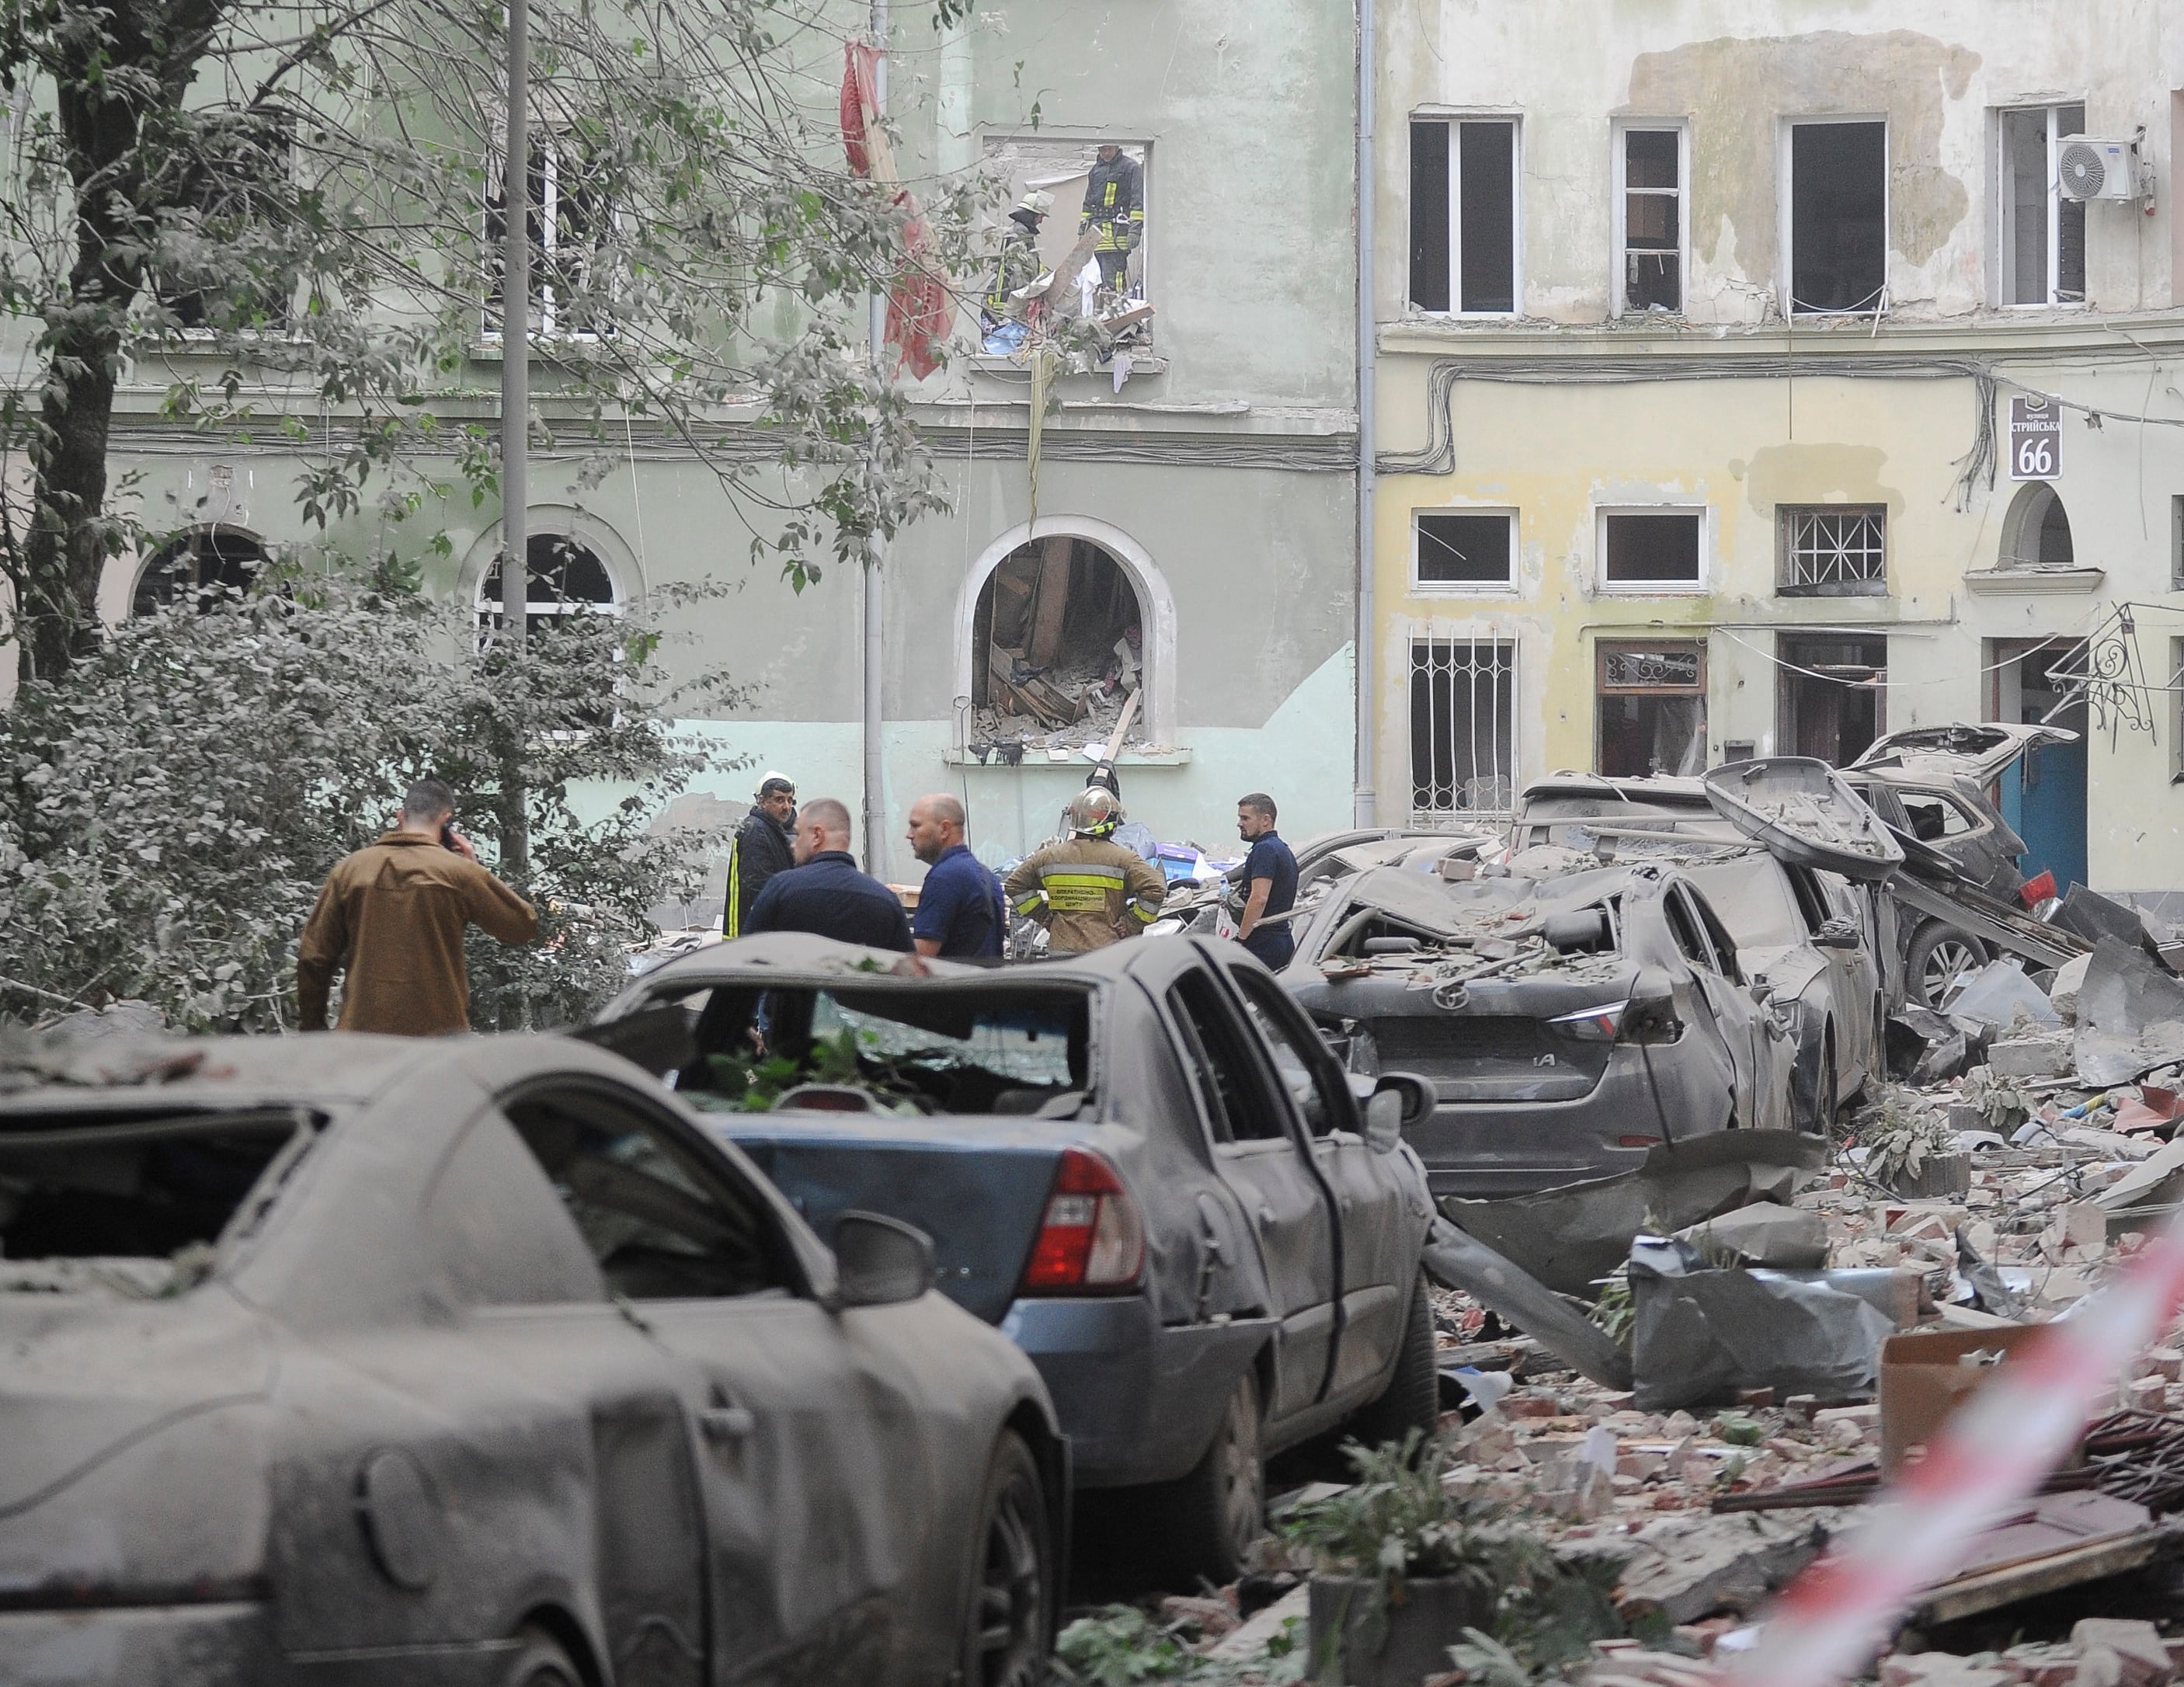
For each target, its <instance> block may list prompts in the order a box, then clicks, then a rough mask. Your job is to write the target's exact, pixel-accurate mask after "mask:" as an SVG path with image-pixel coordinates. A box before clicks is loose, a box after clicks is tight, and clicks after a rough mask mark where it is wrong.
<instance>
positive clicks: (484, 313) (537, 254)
mask: <svg viewBox="0 0 2184 1687" xmlns="http://www.w3.org/2000/svg"><path fill="white" fill-rule="evenodd" d="M571 139H572V136H571V135H570V134H569V133H568V131H565V130H564V129H561V128H559V127H556V126H555V125H553V124H551V123H542V122H540V121H539V120H538V118H537V117H536V115H535V114H534V116H533V118H532V124H531V128H530V143H531V149H532V152H534V153H538V154H540V155H542V156H543V159H544V160H545V168H544V171H543V176H544V181H543V187H542V190H541V194H542V197H541V200H540V203H539V208H538V236H539V243H538V246H537V247H535V248H532V253H531V288H532V300H531V307H530V315H532V317H533V318H535V320H533V321H532V324H531V334H530V337H531V338H532V340H534V341H547V340H550V341H553V342H555V343H557V344H560V345H597V344H599V342H600V341H601V340H602V339H605V338H610V337H611V331H610V332H609V333H608V334H604V335H603V334H602V333H601V332H600V331H599V329H597V328H595V327H594V328H563V327H560V326H557V324H556V323H555V321H554V315H555V311H556V309H557V307H556V305H555V304H554V303H553V302H552V298H551V295H552V292H553V287H554V283H553V279H552V273H551V271H552V265H553V259H554V253H556V252H557V251H558V250H559V249H560V217H559V199H560V174H561V169H562V164H563V155H564V153H565V151H566V150H567V149H568V148H569V146H570V143H571ZM505 150H506V142H505V141H501V142H496V143H495V144H494V145H493V148H490V149H489V150H488V151H487V154H486V160H485V183H484V188H483V192H482V194H481V197H480V198H479V202H478V235H479V249H480V253H481V255H482V258H483V259H484V265H485V294H484V297H483V298H481V299H480V300H479V302H478V340H479V343H481V344H482V345H484V346H487V347H494V346H499V345H501V344H503V343H504V342H505V340H506V338H507V333H506V321H505V316H506V311H507V300H506V298H502V300H501V303H500V305H499V309H495V307H494V304H493V287H494V285H495V283H496V282H497V281H499V280H500V275H499V263H500V259H501V253H502V252H503V251H504V247H503V246H502V245H501V244H500V243H499V242H497V241H496V240H495V239H494V238H493V214H494V206H495V202H496V200H497V198H498V196H499V194H500V193H501V192H502V191H503V190H504V188H505V187H506V186H507V177H508V173H507V170H506V168H505V159H504V153H505ZM526 179H527V178H526ZM602 199H603V200H604V195H602ZM502 214H503V215H504V216H505V214H506V213H505V211H503V213H502ZM525 215H526V221H527V220H528V216H529V210H528V208H527V207H526V212H525ZM615 222H616V210H615V208H614V206H613V204H612V203H602V204H601V206H600V208H599V224H598V238H597V239H596V240H595V241H594V242H593V248H592V255H593V261H596V260H597V259H599V257H601V256H602V255H604V253H605V252H606V250H607V248H608V246H609V244H610V241H609V238H608V236H609V233H610V231H611V230H612V229H613V227H614V225H615ZM612 290H614V291H619V289H612Z"/></svg>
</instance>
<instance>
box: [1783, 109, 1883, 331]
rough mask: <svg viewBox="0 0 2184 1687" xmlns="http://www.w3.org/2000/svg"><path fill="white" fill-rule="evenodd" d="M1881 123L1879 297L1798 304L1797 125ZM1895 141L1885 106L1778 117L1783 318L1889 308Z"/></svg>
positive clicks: (1877, 313) (1866, 312) (1870, 312)
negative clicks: (1860, 305)
mask: <svg viewBox="0 0 2184 1687" xmlns="http://www.w3.org/2000/svg"><path fill="white" fill-rule="evenodd" d="M1829 123H1832V124H1843V123H1878V124H1879V125H1880V301H1879V303H1876V304H1875V306H1874V307H1873V308H1872V309H1869V310H1802V311H1801V310H1799V309H1797V298H1796V294H1795V290H1794V282H1795V280H1796V277H1797V252H1796V250H1795V245H1794V242H1793V241H1792V240H1791V229H1792V228H1793V227H1794V226H1795V225H1796V222H1797V217H1796V214H1795V213H1796V200H1795V198H1793V195H1794V194H1795V192H1796V189H1797V183H1796V181H1795V180H1794V179H1793V178H1794V177H1795V175H1796V173H1797V148H1796V145H1795V141H1796V136H1795V134H1794V132H1793V131H1797V130H1799V129H1805V128H1810V127H1814V126H1817V125H1821V124H1829ZM1894 141H1895V135H1894V131H1893V129H1892V125H1890V123H1889V120H1888V114H1887V113H1886V112H1885V111H1828V112H1811V113H1800V114H1798V115H1797V116H1795V117H1784V118H1782V119H1780V120H1779V121H1778V123H1777V125H1776V132H1775V205H1776V206H1777V207H1778V208H1779V209H1778V213H1777V215H1776V217H1775V222H1776V225H1777V226H1776V229H1775V242H1776V246H1775V264H1776V266H1777V268H1776V274H1777V275H1778V276H1779V277H1780V280H1779V281H1777V282H1776V284H1775V299H1776V303H1777V305H1778V307H1779V309H1780V311H1781V314H1782V315H1783V317H1784V318H1785V320H1790V319H1794V318H1796V317H1799V316H1802V317H1805V318H1807V319H1808V320H1813V321H1819V322H1825V321H1826V320H1828V319H1829V318H1830V317H1841V316H1852V317H1858V318H1861V319H1863V318H1864V317H1868V316H1875V317H1877V316H1880V315H1885V314H1886V312H1887V309H1888V283H1889V273H1888V272H1889V269H1890V267H1891V264H1890V260H1891V259H1893V258H1894V256H1895V255H1896V247H1895V230H1896V184H1895V183H1894V182H1893V181H1891V180H1890V179H1889V177H1890V170H1889V164H1888V161H1889V159H1891V158H1892V157H1893V156H1894V153H1892V151H1891V150H1890V148H1891V147H1892V144H1893V142H1894Z"/></svg>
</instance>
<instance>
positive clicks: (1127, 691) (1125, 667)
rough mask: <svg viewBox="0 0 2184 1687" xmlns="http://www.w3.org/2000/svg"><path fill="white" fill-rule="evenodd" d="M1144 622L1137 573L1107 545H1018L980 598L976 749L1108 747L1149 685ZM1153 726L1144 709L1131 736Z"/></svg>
mask: <svg viewBox="0 0 2184 1687" xmlns="http://www.w3.org/2000/svg"><path fill="white" fill-rule="evenodd" d="M971 639H972V664H971V704H972V721H971V723H970V726H971V737H972V741H973V743H984V744H1006V743H1022V742H1025V741H1028V740H1032V739H1039V740H1043V741H1044V742H1045V744H1046V745H1047V746H1048V747H1049V748H1054V749H1062V748H1069V747H1072V746H1075V745H1081V744H1086V743H1093V742H1095V740H1096V741H1098V742H1100V743H1106V741H1107V739H1108V738H1110V737H1111V736H1112V733H1113V732H1114V730H1115V727H1116V725H1117V721H1119V720H1120V718H1121V715H1122V713H1123V709H1124V707H1125V705H1126V704H1127V703H1128V699H1130V697H1131V696H1132V695H1134V693H1137V692H1138V690H1139V688H1140V686H1141V685H1142V684H1143V682H1144V679H1145V665H1146V661H1147V654H1146V651H1145V608H1144V605H1143V604H1141V603H1140V602H1139V597H1138V591H1137V587H1136V585H1135V583H1134V582H1133V581H1132V580H1131V578H1130V576H1129V573H1128V571H1127V570H1126V569H1125V568H1123V565H1122V564H1120V563H1119V562H1117V560H1115V558H1114V557H1113V556H1112V555H1111V554H1109V553H1108V552H1107V551H1106V550H1105V549H1103V548H1101V547H1100V546H1099V545H1097V544H1095V543H1093V542H1092V541H1091V540H1089V539H1084V538H1078V537H1075V536H1073V535H1070V534H1056V535H1054V536H1052V537H1046V538H1040V539H1034V540H1033V541H1032V542H1031V543H1028V544H1025V545H1020V546H1018V547H1017V548H1016V549H1015V550H1013V551H1011V553H1010V554H1008V555H1007V556H1006V558H1004V559H1003V560H1002V561H1001V563H1000V565H999V566H998V567H996V568H995V570H994V571H993V573H992V574H991V575H990V576H988V578H987V581H986V583H985V585H984V587H983V588H982V589H981V590H980V592H979V593H978V612H977V615H976V619H975V620H974V621H973V623H972V632H971ZM1148 724H1149V723H1148V721H1146V718H1145V710H1144V707H1143V705H1142V704H1140V706H1139V710H1137V711H1136V712H1135V713H1134V715H1133V719H1132V726H1131V736H1132V737H1133V738H1144V737H1145V736H1146V735H1147V731H1146V729H1147V727H1148Z"/></svg>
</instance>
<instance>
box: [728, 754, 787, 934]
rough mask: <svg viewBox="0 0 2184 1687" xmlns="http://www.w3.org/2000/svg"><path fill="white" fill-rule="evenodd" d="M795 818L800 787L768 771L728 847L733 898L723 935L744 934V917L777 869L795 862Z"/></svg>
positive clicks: (783, 776)
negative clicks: (791, 840) (792, 840)
mask: <svg viewBox="0 0 2184 1687" xmlns="http://www.w3.org/2000/svg"><path fill="white" fill-rule="evenodd" d="M795 823H796V787H795V786H794V785H792V784H791V783H789V782H788V777H787V776H786V775H784V774H780V773H769V774H767V775H766V777H765V778H764V779H763V780H761V781H760V782H759V788H758V795H757V797H756V798H755V799H754V800H753V801H752V803H751V811H750V812H749V814H747V815H745V816H744V823H743V824H742V825H741V826H739V827H737V828H736V841H735V842H734V843H732V844H731V845H729V846H728V899H727V903H726V904H725V905H723V906H722V908H721V936H722V937H724V938H734V937H741V936H742V935H743V934H744V931H745V930H746V929H747V927H746V926H745V924H744V921H747V920H748V919H749V917H750V910H752V909H753V908H755V907H756V906H757V905H758V899H759V894H760V892H761V891H763V890H764V889H765V888H766V882H767V881H768V880H769V879H771V878H772V877H773V876H774V875H775V874H776V873H778V872H786V871H788V869H789V868H791V867H793V866H795V865H796V858H795V856H794V854H793V853H792V852H791V851H790V849H789V838H790V836H791V835H792V833H793V832H794V827H795Z"/></svg>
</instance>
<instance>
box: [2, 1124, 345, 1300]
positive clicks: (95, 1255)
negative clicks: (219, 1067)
mask: <svg viewBox="0 0 2184 1687" xmlns="http://www.w3.org/2000/svg"><path fill="white" fill-rule="evenodd" d="M311 1134H312V1124H311V1122H310V1121H309V1118H308V1117H307V1116H304V1115H302V1114H299V1113H298V1112H295V1111H291V1110H289V1109H287V1108H267V1109H264V1110H253V1111H248V1112H232V1113H212V1114H205V1113H188V1114H177V1115H169V1116H153V1117H151V1118H147V1117H145V1116H143V1115H142V1114H136V1115H131V1116H125V1117H122V1118H114V1117H110V1116H109V1117H100V1116H95V1115H81V1114H77V1115H70V1114H67V1113H55V1114H47V1115H42V1116H29V1117H23V1116H14V1117H10V1118H9V1119H8V1121H7V1122H6V1123H5V1124H4V1126H0V1293H45V1294H68V1293H77V1292H88V1293H95V1294H109V1295H116V1296H120V1297H121V1298H124V1299H130V1300H159V1299H164V1298H166V1297H169V1296H171V1295H175V1294H181V1293H183V1292H184V1291H185V1290H187V1289H192V1288H194V1287H195V1286H196V1285H197V1284H198V1283H200V1282H202V1281H203V1280H204V1279H205V1278H207V1277H209V1276H210V1275H211V1274H212V1272H213V1269H214V1265H215V1264H216V1263H217V1261H218V1258H219V1248H220V1243H221V1242H222V1240H223V1239H224V1238H226V1236H227V1235H228V1233H230V1231H231V1228H239V1227H241V1226H242V1225H247V1224H248V1222H250V1221H251V1220H252V1219H253V1218H254V1217H256V1216H257V1215H259V1213H261V1212H262V1211H264V1209H265V1206H266V1205H269V1204H270V1199H271V1196H272V1194H274V1193H275V1192H276V1190H277V1189H278V1188H279V1185H280V1183H281V1178H282V1177H283V1176H285V1174H286V1172H287V1170H288V1169H289V1167H291V1166H293V1164H294V1163H295V1161H296V1160H297V1158H298V1157H299V1156H300V1155H301V1154H302V1152H303V1150H304V1146H305V1145H306V1143H307V1141H308V1139H309V1136H310V1135H311ZM261 1189H262V1190H263V1193H262V1194H255V1195H254V1194H253V1192H258V1191H260V1190H261Z"/></svg>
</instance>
